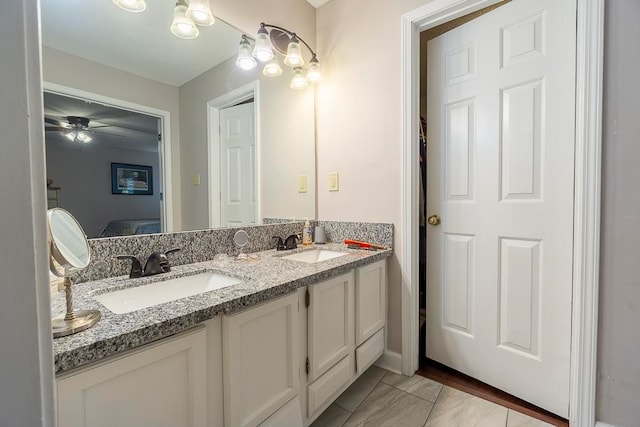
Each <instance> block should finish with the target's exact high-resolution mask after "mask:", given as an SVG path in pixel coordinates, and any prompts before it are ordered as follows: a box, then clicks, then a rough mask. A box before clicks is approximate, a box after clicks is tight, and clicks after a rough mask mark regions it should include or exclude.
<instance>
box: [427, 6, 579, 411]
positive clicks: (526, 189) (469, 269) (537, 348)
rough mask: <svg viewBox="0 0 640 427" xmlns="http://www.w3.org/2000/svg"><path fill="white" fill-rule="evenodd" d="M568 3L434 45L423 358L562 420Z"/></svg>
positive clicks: (481, 24) (512, 10)
mask: <svg viewBox="0 0 640 427" xmlns="http://www.w3.org/2000/svg"><path fill="white" fill-rule="evenodd" d="M575 28H576V4H575V0H541V1H533V0H514V1H512V2H511V3H508V4H506V5H504V6H502V7H500V8H498V9H496V10H494V11H492V12H490V13H488V14H486V15H483V16H481V17H479V18H477V19H475V20H473V21H471V22H469V23H467V24H464V25H463V26H461V27H458V28H456V29H454V30H452V31H450V32H448V33H445V34H444V35H442V36H440V37H438V38H436V39H434V40H432V41H430V42H429V45H428V109H427V127H428V132H427V139H428V142H427V162H428V163H427V165H428V166H427V168H428V184H427V214H428V215H429V216H431V215H438V216H439V217H440V218H441V221H442V222H441V224H440V225H429V226H428V229H427V230H428V231H427V269H428V273H427V299H428V300H427V307H428V309H427V356H428V357H430V358H432V359H435V360H437V361H439V362H441V363H444V364H445V365H448V366H450V367H453V368H454V369H456V370H459V371H461V372H464V373H466V374H468V375H471V376H473V377H475V378H478V379H480V380H482V381H484V382H487V383H489V384H491V385H494V386H496V387H498V388H500V389H502V390H505V391H507V392H509V393H512V394H514V395H516V396H518V397H521V398H523V399H525V400H527V401H529V402H531V403H533V404H535V405H538V406H541V407H543V408H545V409H548V410H550V411H552V412H554V413H556V414H559V415H562V416H565V417H566V416H567V415H568V402H569V356H570V331H571V323H570V322H571V286H572V250H573V247H572V239H573V176H574V173H573V168H574V111H575V93H574V92H575V60H576V57H575V42H576V40H575Z"/></svg>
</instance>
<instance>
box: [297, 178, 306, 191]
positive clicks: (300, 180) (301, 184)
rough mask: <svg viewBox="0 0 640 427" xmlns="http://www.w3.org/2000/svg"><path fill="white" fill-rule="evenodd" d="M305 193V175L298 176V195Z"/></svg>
mask: <svg viewBox="0 0 640 427" xmlns="http://www.w3.org/2000/svg"><path fill="white" fill-rule="evenodd" d="M306 192H307V175H300V176H299V177H298V193H306Z"/></svg>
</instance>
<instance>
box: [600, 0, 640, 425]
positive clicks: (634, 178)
mask: <svg viewBox="0 0 640 427" xmlns="http://www.w3.org/2000/svg"><path fill="white" fill-rule="evenodd" d="M605 7H606V9H605V66H604V106H603V107H604V111H603V115H604V117H603V118H604V129H603V156H604V160H603V164H602V167H603V170H602V222H601V249H600V254H601V263H600V306H599V321H598V323H599V335H598V382H597V409H596V418H597V419H598V420H602V421H604V422H607V423H610V424H613V425H616V426H637V425H638V424H639V423H640V421H639V420H640V405H638V402H640V363H638V362H639V361H640V333H638V325H640V281H639V280H638V277H640V262H639V261H640V256H639V255H640V251H639V250H638V241H639V240H640V196H639V193H638V191H639V190H638V188H640V169H639V168H638V159H640V145H639V144H638V135H640V121H639V120H638V114H639V110H638V100H639V99H640V83H639V81H638V78H637V70H638V68H640V50H638V49H637V47H633V48H630V45H629V43H630V42H631V41H632V40H633V41H637V40H640V27H638V18H640V2H638V1H637V0H616V1H607V2H605ZM633 46H635V44H634V45H633Z"/></svg>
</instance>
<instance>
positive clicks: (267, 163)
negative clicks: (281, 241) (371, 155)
mask: <svg viewBox="0 0 640 427" xmlns="http://www.w3.org/2000/svg"><path fill="white" fill-rule="evenodd" d="M224 1H233V0H219V1H218V2H217V3H220V2H224ZM174 4H175V3H174V2H171V1H167V2H164V1H163V2H149V3H148V5H147V9H146V10H145V11H144V12H141V13H129V12H127V11H124V10H122V9H120V8H118V7H117V6H116V5H114V4H113V2H110V1H101V2H87V1H85V0H65V1H64V2H60V1H54V0H43V1H42V2H41V15H42V18H41V22H42V23H41V25H42V67H43V87H44V89H45V121H46V124H45V130H46V132H45V134H46V137H47V138H46V151H47V178H49V179H51V180H52V181H53V183H52V184H51V185H50V186H49V187H48V195H49V197H48V198H49V202H50V204H49V206H50V207H54V206H59V207H63V208H65V209H67V210H69V211H70V212H72V213H73V215H74V216H75V217H76V218H77V219H78V221H79V222H80V224H82V226H83V228H84V229H85V231H86V232H87V235H88V237H89V238H95V237H110V236H115V235H129V234H147V233H153V232H161V231H184V230H196V229H205V228H211V227H229V226H234V227H235V226H243V225H250V224H260V223H262V221H263V220H264V219H273V218H304V217H309V218H314V217H315V212H316V208H315V199H316V196H315V191H316V185H315V131H314V90H313V87H309V88H308V89H306V90H303V91H294V90H292V89H290V88H289V81H290V77H289V76H288V75H287V73H289V72H290V70H287V69H285V72H284V73H283V75H282V76H280V77H277V78H268V77H264V76H262V74H261V72H260V67H257V68H256V69H254V70H251V71H249V72H247V71H244V70H240V69H238V68H237V67H236V66H235V58H236V55H237V51H238V45H239V42H240V39H241V35H242V33H241V32H240V31H239V30H237V29H235V28H234V27H233V26H232V25H229V24H227V23H225V22H223V21H222V20H221V19H216V22H215V24H214V25H213V26H211V27H199V30H200V34H199V36H198V37H197V38H195V39H193V40H184V39H180V38H177V37H176V36H174V35H173V34H171V32H170V29H169V27H170V24H171V19H172V17H173V7H174ZM214 5H215V4H214V2H212V7H213V6H214ZM213 11H214V14H215V7H214V8H213ZM70 17H72V20H70ZM231 24H233V23H231ZM250 36H252V37H253V36H254V35H250ZM61 97H67V98H70V99H71V100H72V101H74V102H71V101H65V100H64V99H62V98H61ZM249 102H254V104H255V106H254V108H253V112H251V114H249V116H250V118H251V120H252V123H251V124H249V125H248V128H249V129H250V130H251V131H252V132H254V135H255V144H254V145H253V146H252V147H250V148H248V149H247V150H246V151H247V154H246V156H245V157H246V159H248V160H247V161H245V157H242V156H241V154H240V151H241V150H239V149H236V147H228V146H224V144H223V142H222V141H219V139H220V138H219V136H220V135H219V133H220V126H218V125H221V124H223V120H222V119H221V116H222V114H223V113H224V111H225V110H227V109H229V108H230V107H234V106H235V105H237V104H244V103H249ZM111 107H115V108H111ZM132 113H136V114H141V115H143V116H146V118H145V117H142V118H139V120H138V119H136V120H138V121H135V122H134V121H133V120H134V118H133V114H132ZM283 117H284V118H286V122H283ZM231 119H232V120H231V121H230V123H231V128H230V131H231V133H233V130H234V128H233V126H235V122H234V121H233V117H231ZM74 127H78V129H80V130H83V129H85V128H86V129H85V130H86V133H87V134H88V136H90V137H91V141H89V142H82V141H81V140H79V139H78V138H71V136H72V135H71V133H72V132H70V130H73V129H72V128H74ZM216 131H217V132H218V135H217V136H216V135H215V133H216ZM158 135H160V139H161V141H158ZM216 138H218V140H216ZM116 150H120V151H119V152H116ZM122 150H124V151H122ZM127 150H128V151H127ZM225 162H227V163H233V162H236V165H240V164H248V163H247V162H250V163H251V164H252V165H253V167H244V166H243V169H242V171H241V173H235V172H237V169H236V170H234V173H226V174H225V173H224V172H223V171H224V168H223V166H225V165H224V163H225ZM111 163H114V164H123V165H125V166H124V167H123V168H122V169H124V170H125V171H127V170H132V171H134V172H131V173H140V172H139V171H145V170H146V171H149V172H147V173H148V176H149V178H144V179H140V180H138V181H139V183H140V185H142V186H143V187H144V189H145V190H148V191H149V193H152V194H142V193H143V192H133V194H122V193H118V192H117V191H113V190H112V189H113V188H117V187H118V182H119V181H118V177H113V176H112V173H111ZM140 166H143V167H145V168H140ZM125 173H127V174H129V172H125ZM138 181H136V183H138ZM300 182H305V183H306V185H305V188H301V186H300V185H299V184H300ZM151 184H152V185H151ZM225 190H228V191H226V192H225ZM239 202H246V203H247V206H250V209H253V215H251V216H244V217H243V219H242V220H236V219H234V218H227V217H226V216H224V215H223V214H221V209H223V204H224V203H226V204H227V205H234V206H235V205H237V204H238V203H239Z"/></svg>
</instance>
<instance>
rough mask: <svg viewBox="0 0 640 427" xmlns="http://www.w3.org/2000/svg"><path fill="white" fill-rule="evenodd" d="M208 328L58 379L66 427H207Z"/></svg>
mask: <svg viewBox="0 0 640 427" xmlns="http://www.w3.org/2000/svg"><path fill="white" fill-rule="evenodd" d="M205 353H206V334H205V329H204V328H203V327H199V328H197V329H195V330H192V331H190V332H186V333H183V334H180V335H177V336H175V337H171V338H167V339H165V340H162V341H161V342H160V343H158V344H150V345H148V346H145V347H144V348H142V349H140V350H136V351H133V352H130V353H127V354H126V355H123V356H120V357H116V358H112V359H109V360H108V361H105V362H102V363H99V364H96V365H94V366H90V367H87V368H85V369H81V370H79V371H75V372H73V373H69V374H64V375H61V376H60V377H58V378H57V381H56V385H57V401H58V425H59V426H60V427H103V426H104V427H129V426H156V427H162V426H166V427H176V426H189V427H204V426H206V423H207V422H206V418H207V408H206V403H205V396H206V375H205V374H206V362H205V359H206V355H205Z"/></svg>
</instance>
